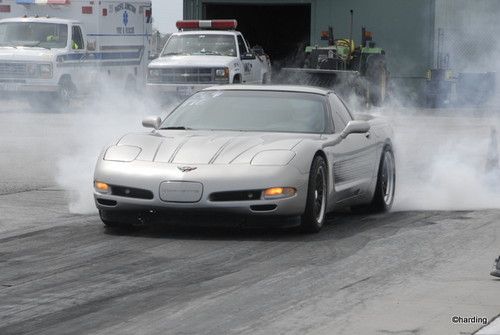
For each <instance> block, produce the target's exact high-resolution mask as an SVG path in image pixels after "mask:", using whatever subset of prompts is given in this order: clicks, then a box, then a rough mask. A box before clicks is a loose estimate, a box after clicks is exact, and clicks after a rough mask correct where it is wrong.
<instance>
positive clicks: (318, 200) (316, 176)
mask: <svg viewBox="0 0 500 335" xmlns="http://www.w3.org/2000/svg"><path fill="white" fill-rule="evenodd" d="M327 198H328V169H327V165H326V162H325V159H324V158H323V157H321V156H316V157H314V160H313V162H312V164H311V170H310V172H309V183H308V186H307V200H306V209H305V211H304V214H302V216H301V223H300V230H301V231H302V232H304V233H317V232H319V231H320V230H321V228H322V227H323V224H324V223H325V220H326V209H327Z"/></svg>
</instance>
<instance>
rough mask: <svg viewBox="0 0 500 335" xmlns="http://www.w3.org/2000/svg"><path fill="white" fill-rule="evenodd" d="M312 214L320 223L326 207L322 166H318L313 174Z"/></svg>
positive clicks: (324, 179)
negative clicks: (314, 174)
mask: <svg viewBox="0 0 500 335" xmlns="http://www.w3.org/2000/svg"><path fill="white" fill-rule="evenodd" d="M315 186H316V187H315V190H314V207H313V215H314V218H315V219H316V221H317V222H318V223H320V224H321V223H322V222H323V219H324V216H325V209H326V175H325V170H324V168H323V166H320V167H319V168H318V170H317V173H316V176H315Z"/></svg>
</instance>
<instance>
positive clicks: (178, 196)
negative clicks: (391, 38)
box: [94, 85, 396, 232]
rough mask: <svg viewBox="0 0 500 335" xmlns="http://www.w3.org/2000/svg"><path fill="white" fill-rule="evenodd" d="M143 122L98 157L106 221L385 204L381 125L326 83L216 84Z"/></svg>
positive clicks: (387, 159) (388, 163) (259, 217)
mask: <svg viewBox="0 0 500 335" xmlns="http://www.w3.org/2000/svg"><path fill="white" fill-rule="evenodd" d="M142 124H143V126H144V127H149V128H152V130H151V131H150V132H144V133H130V134H127V135H124V136H122V137H120V138H119V139H118V140H116V141H115V142H114V143H112V145H110V146H109V147H107V148H105V149H104V150H103V151H102V153H101V155H100V156H99V158H98V162H97V165H96V168H95V174H94V190H95V191H94V197H95V202H96V205H97V208H98V209H99V213H100V216H101V219H102V221H103V222H104V223H105V224H106V225H108V226H120V225H130V224H134V223H137V224H140V223H147V222H150V221H160V222H168V221H169V220H174V219H175V218H179V217H180V218H182V217H188V216H192V215H195V216H196V215H207V216H208V217H210V218H212V219H214V218H222V217H231V218H235V219H234V220H242V222H265V224H267V222H269V224H271V223H272V222H288V223H290V224H293V223H295V224H297V225H299V226H300V228H301V230H302V231H304V232H318V231H319V230H320V229H321V228H322V226H323V224H324V223H325V217H326V214H327V213H328V212H331V211H334V210H336V209H338V208H342V207H351V208H352V209H354V210H359V209H363V210H371V211H387V210H389V209H390V208H391V205H392V203H393V199H394V190H395V182H396V175H395V171H396V170H395V160H394V153H393V145H392V142H391V137H392V130H391V128H390V126H389V125H388V124H387V123H386V122H385V121H384V120H383V119H379V118H376V117H373V116H371V115H369V114H360V115H357V116H354V115H353V114H351V112H350V111H349V110H348V108H347V107H346V105H345V104H344V103H343V101H342V100H341V99H340V98H339V97H338V96H337V95H336V94H335V92H333V91H331V90H327V89H321V88H313V87H303V86H273V85H263V86H250V85H228V86H216V87H212V88H207V89H205V90H203V91H200V92H198V93H196V94H194V95H192V96H191V97H190V98H188V99H186V100H185V101H184V102H182V103H180V104H179V105H178V106H177V107H176V108H175V109H174V110H173V111H172V112H171V113H169V114H168V115H166V116H165V117H164V118H163V119H162V118H160V117H159V116H153V117H147V118H145V119H144V120H143V121H142ZM217 220H218V219H216V220H215V221H217ZM221 220H222V219H221ZM181 221H182V220H181Z"/></svg>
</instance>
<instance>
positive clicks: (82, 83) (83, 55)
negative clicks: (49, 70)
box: [69, 25, 95, 92]
mask: <svg viewBox="0 0 500 335" xmlns="http://www.w3.org/2000/svg"><path fill="white" fill-rule="evenodd" d="M69 43H70V45H69V48H70V50H71V53H72V57H71V58H72V59H73V60H74V61H73V62H72V65H73V66H72V71H71V72H70V73H69V74H70V75H71V81H72V82H73V84H74V85H75V86H76V88H77V90H78V91H79V92H82V91H83V92H86V91H88V89H89V88H90V83H91V81H92V73H93V71H94V70H95V69H93V68H92V66H89V65H91V63H90V62H91V60H90V59H89V54H88V53H87V50H86V49H85V40H84V38H83V33H82V27H80V26H79V25H74V26H72V27H71V40H70V41H69Z"/></svg>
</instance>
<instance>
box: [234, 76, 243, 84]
mask: <svg viewBox="0 0 500 335" xmlns="http://www.w3.org/2000/svg"><path fill="white" fill-rule="evenodd" d="M233 84H241V77H240V76H239V75H236V76H234V79H233Z"/></svg>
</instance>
